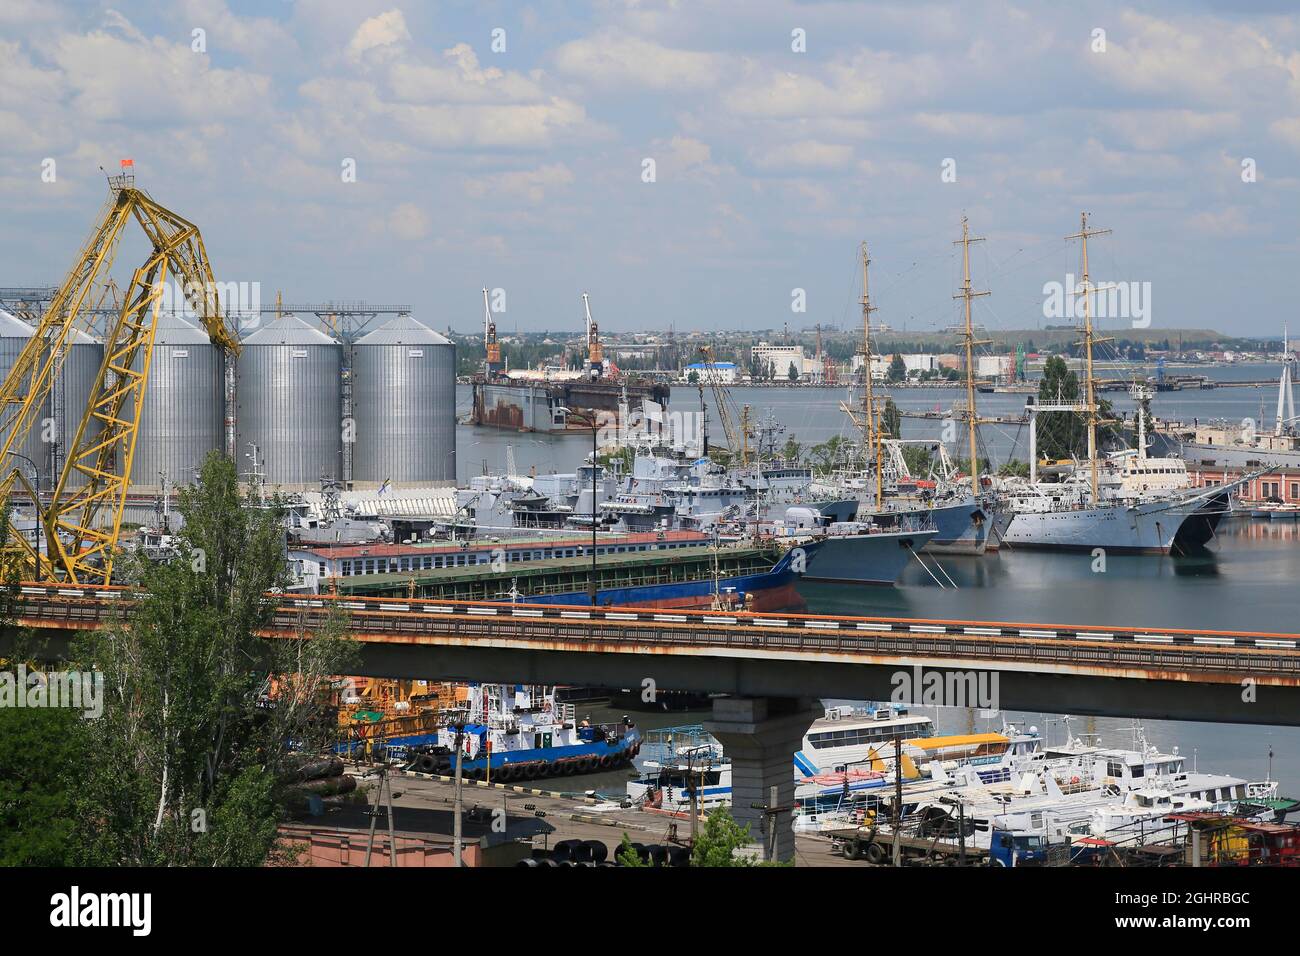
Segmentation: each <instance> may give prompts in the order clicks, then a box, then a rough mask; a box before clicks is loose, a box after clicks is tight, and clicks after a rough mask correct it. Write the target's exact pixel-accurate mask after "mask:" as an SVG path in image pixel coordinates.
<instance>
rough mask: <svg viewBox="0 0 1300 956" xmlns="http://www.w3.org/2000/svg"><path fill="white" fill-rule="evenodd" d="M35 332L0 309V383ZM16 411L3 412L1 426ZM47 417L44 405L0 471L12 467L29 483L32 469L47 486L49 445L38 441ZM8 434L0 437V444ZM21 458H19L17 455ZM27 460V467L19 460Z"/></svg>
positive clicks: (3, 462)
mask: <svg viewBox="0 0 1300 956" xmlns="http://www.w3.org/2000/svg"><path fill="white" fill-rule="evenodd" d="M35 334H36V332H35V330H34V329H33V328H32V327H31V326H30V325H28V324H27V323H26V322H24V321H23V320H22V319H20V318H18V317H17V316H15V315H11V314H10V313H8V312H5V311H4V310H3V309H0V380H3V379H4V378H7V377H8V375H9V372H10V371H11V370H12V369H13V367H14V365H15V364H16V363H17V361H18V356H19V355H21V354H22V351H23V349H24V348H26V347H27V343H28V342H29V341H31V338H32V336H33V335H35ZM17 411H18V409H17V408H12V409H6V410H5V411H4V413H3V419H0V420H2V421H3V423H4V424H8V423H9V422H11V421H13V419H14V417H15V416H16V414H17ZM47 415H48V404H47V405H46V406H44V407H43V408H42V410H41V412H40V414H39V415H37V417H36V419H35V420H34V421H33V423H32V428H31V431H29V432H28V433H27V438H26V439H25V440H23V441H22V442H21V443H20V444H18V445H14V446H13V447H12V448H11V449H10V450H11V451H13V452H15V454H13V455H9V456H7V458H8V460H7V461H0V469H3V470H4V471H5V472H8V471H10V470H11V469H13V468H18V469H20V470H21V471H22V473H23V474H24V475H25V476H26V477H27V480H28V481H31V480H32V468H33V466H35V469H36V471H37V473H38V475H39V477H40V485H41V488H42V489H46V488H49V487H50V461H49V451H50V448H49V443H48V442H44V441H42V440H41V430H42V422H41V419H43V418H45V417H46V416H47ZM7 437H8V435H3V436H0V445H2V444H3V440H4V439H5V438H7ZM20 455H21V456H23V457H21V458H20V457H19V456H20ZM24 458H26V459H30V461H31V464H29V463H28V462H27V461H24V460H23V459H24Z"/></svg>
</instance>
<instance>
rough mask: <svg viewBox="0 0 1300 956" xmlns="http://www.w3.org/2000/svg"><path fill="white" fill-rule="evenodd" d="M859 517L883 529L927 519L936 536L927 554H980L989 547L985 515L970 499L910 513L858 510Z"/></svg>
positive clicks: (988, 524)
mask: <svg viewBox="0 0 1300 956" xmlns="http://www.w3.org/2000/svg"><path fill="white" fill-rule="evenodd" d="M859 516H860V517H859V520H862V521H868V520H870V521H874V522H875V523H876V524H878V525H883V526H884V527H893V526H896V525H897V524H898V523H899V521H906V520H908V519H913V518H921V519H925V518H929V519H930V520H932V521H933V522H934V527H935V530H936V533H935V535H934V537H933V538H932V539H931V540H930V542H929V543H928V544H927V545H926V546H925V552H926V553H927V554H970V555H979V554H983V553H984V552H985V550H987V548H988V546H989V540H990V532H991V530H992V528H993V524H992V522H991V521H990V520H989V515H988V514H987V512H986V511H985V510H984V508H983V506H982V505H981V504H980V503H979V502H978V501H976V500H975V499H974V498H967V499H965V500H963V501H960V502H958V503H957V504H950V505H939V506H937V507H933V508H925V507H919V508H913V509H910V510H905V509H899V510H892V511H882V512H876V511H870V510H868V509H867V508H865V507H864V508H861V509H860V510H859Z"/></svg>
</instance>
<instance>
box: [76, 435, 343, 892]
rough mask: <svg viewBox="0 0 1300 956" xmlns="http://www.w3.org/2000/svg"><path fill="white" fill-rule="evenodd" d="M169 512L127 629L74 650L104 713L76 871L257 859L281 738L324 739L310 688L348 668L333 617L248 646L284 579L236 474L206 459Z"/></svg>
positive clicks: (276, 811) (277, 531)
mask: <svg viewBox="0 0 1300 956" xmlns="http://www.w3.org/2000/svg"><path fill="white" fill-rule="evenodd" d="M179 510H180V512H181V514H182V516H183V517H184V526H183V528H182V530H181V532H180V534H179V542H180V545H179V546H180V555H179V557H177V558H176V559H175V560H172V561H170V562H167V563H155V564H142V565H140V566H139V567H138V576H139V580H140V583H141V586H142V591H143V596H141V597H140V598H138V599H137V601H136V603H135V604H134V611H133V614H132V618H131V623H130V627H125V626H116V627H110V628H107V629H105V630H103V631H97V632H91V633H90V634H89V636H88V637H87V638H86V639H84V640H83V641H82V642H80V643H79V644H78V645H77V646H76V647H75V648H74V653H75V656H76V657H77V659H79V660H81V661H86V662H94V665H95V667H96V668H97V669H98V670H100V671H102V672H103V674H104V683H105V691H106V692H105V701H104V715H103V716H102V717H101V718H99V719H97V720H91V721H85V722H84V725H85V733H84V739H83V745H84V748H85V753H86V754H87V755H88V756H87V759H86V761H85V763H84V765H83V767H82V768H80V769H81V773H82V781H81V783H82V786H81V794H80V800H79V812H78V814H77V819H78V824H79V828H80V830H81V831H82V832H81V833H80V834H79V837H78V845H79V846H81V847H84V850H83V852H82V853H81V855H80V856H81V858H80V860H79V862H82V863H87V864H94V865H123V864H126V865H198V866H219V865H232V866H253V865H259V864H261V863H263V862H265V861H266V859H267V857H268V855H269V854H270V853H271V852H272V850H273V846H274V839H275V833H276V828H277V826H278V824H279V821H280V816H281V810H280V803H279V801H278V799H277V788H278V786H279V784H278V780H279V778H280V770H281V768H282V766H283V764H284V761H285V760H286V758H287V757H288V756H289V752H288V746H287V745H288V742H289V741H293V742H295V743H296V744H297V745H299V746H300V747H302V748H304V749H313V748H315V747H319V746H320V745H322V744H323V743H324V742H325V741H326V740H327V739H328V738H329V736H330V734H331V733H332V730H333V728H332V722H331V721H329V720H328V719H327V718H328V711H327V708H326V707H325V703H324V702H325V694H324V691H325V690H326V688H327V686H328V683H329V680H330V677H331V675H336V674H346V673H349V672H350V669H351V664H352V663H353V662H354V660H355V652H356V645H355V644H354V643H353V642H352V641H350V640H347V639H346V638H345V636H344V633H343V632H344V622H343V621H342V620H334V621H331V622H329V624H328V625H327V626H326V627H324V628H322V629H321V630H320V631H318V632H317V633H315V634H314V635H313V636H311V638H310V639H308V638H307V636H306V635H294V636H289V637H286V638H284V639H277V640H267V639H264V638H262V637H259V636H258V631H259V629H261V628H263V627H265V626H266V625H267V624H268V623H269V622H270V618H271V615H272V613H273V611H274V608H275V603H276V600H275V598H274V597H273V596H270V595H268V592H270V591H272V590H275V589H278V588H281V587H282V586H283V585H284V584H285V583H286V581H287V569H286V566H285V556H284V529H283V510H282V503H281V502H280V501H278V500H274V501H272V502H270V503H269V504H268V505H266V506H264V505H263V504H262V503H260V502H258V501H256V500H255V499H253V498H252V497H251V496H245V495H243V494H241V492H240V488H239V482H238V478H237V476H236V473H235V467H234V464H233V463H232V462H230V461H229V460H228V459H226V458H224V457H222V456H221V455H219V454H216V453H214V454H213V455H210V456H209V457H208V459H207V461H205V463H204V465H203V468H202V471H201V474H200V476H199V480H198V482H197V484H196V485H194V486H192V487H189V488H186V489H184V490H182V491H181V493H180V495H179ZM81 669H89V668H88V667H83V668H81Z"/></svg>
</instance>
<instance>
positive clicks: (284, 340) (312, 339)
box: [243, 315, 338, 345]
mask: <svg viewBox="0 0 1300 956" xmlns="http://www.w3.org/2000/svg"><path fill="white" fill-rule="evenodd" d="M243 344H244V345H337V344H338V343H337V342H335V341H334V340H333V339H332V338H330V337H329V336H328V335H326V334H325V333H324V332H322V331H321V330H320V329H317V328H315V327H313V326H311V325H308V324H307V323H306V322H304V321H303V320H302V319H300V318H298V316H296V315H282V316H280V318H278V319H273V320H271V321H270V322H268V323H267V324H266V325H264V326H262V327H261V328H260V329H258V330H257V331H256V332H253V333H252V334H251V335H249V336H247V337H246V338H245V339H244V341H243Z"/></svg>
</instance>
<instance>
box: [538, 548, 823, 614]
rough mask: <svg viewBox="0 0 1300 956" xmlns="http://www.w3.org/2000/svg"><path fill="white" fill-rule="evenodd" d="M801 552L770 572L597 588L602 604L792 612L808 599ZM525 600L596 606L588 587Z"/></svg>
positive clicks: (806, 553)
mask: <svg viewBox="0 0 1300 956" xmlns="http://www.w3.org/2000/svg"><path fill="white" fill-rule="evenodd" d="M822 547H823V544H822V543H821V542H812V543H810V544H807V545H805V546H803V548H802V557H803V559H804V560H806V561H807V562H808V566H811V564H812V562H813V561H814V560H815V556H816V555H817V554H818V553H819V551H820V550H821V548H822ZM794 559H795V552H794V551H793V550H792V551H790V552H787V553H786V554H785V555H783V556H782V558H781V560H780V561H778V562H777V563H776V564H775V565H773V566H772V569H771V570H770V571H765V572H761V573H758V574H740V575H733V576H729V577H728V576H720V577H719V578H718V579H717V581H716V582H715V581H714V580H713V579H712V578H699V579H696V580H693V581H673V582H670V583H667V584H647V585H638V586H633V587H624V588H601V589H600V590H599V591H597V592H596V606H597V607H646V608H663V609H668V608H673V609H677V610H691V609H694V610H708V609H709V608H711V607H713V604H714V600H715V598H716V599H718V600H720V601H721V602H723V603H725V604H734V605H739V604H740V603H741V602H742V601H743V602H744V605H745V610H748V611H792V610H800V609H802V608H803V607H805V606H806V605H805V602H804V599H803V597H802V596H801V595H800V594H799V592H798V590H797V589H796V587H795V584H796V582H797V581H798V579H799V576H800V573H799V572H798V571H797V570H796V568H795V560H794ZM519 601H520V603H523V604H567V605H571V606H574V607H590V606H591V597H590V595H589V594H588V592H587V591H585V590H583V591H569V592H565V593H561V594H537V595H529V596H527V597H521V598H519Z"/></svg>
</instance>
